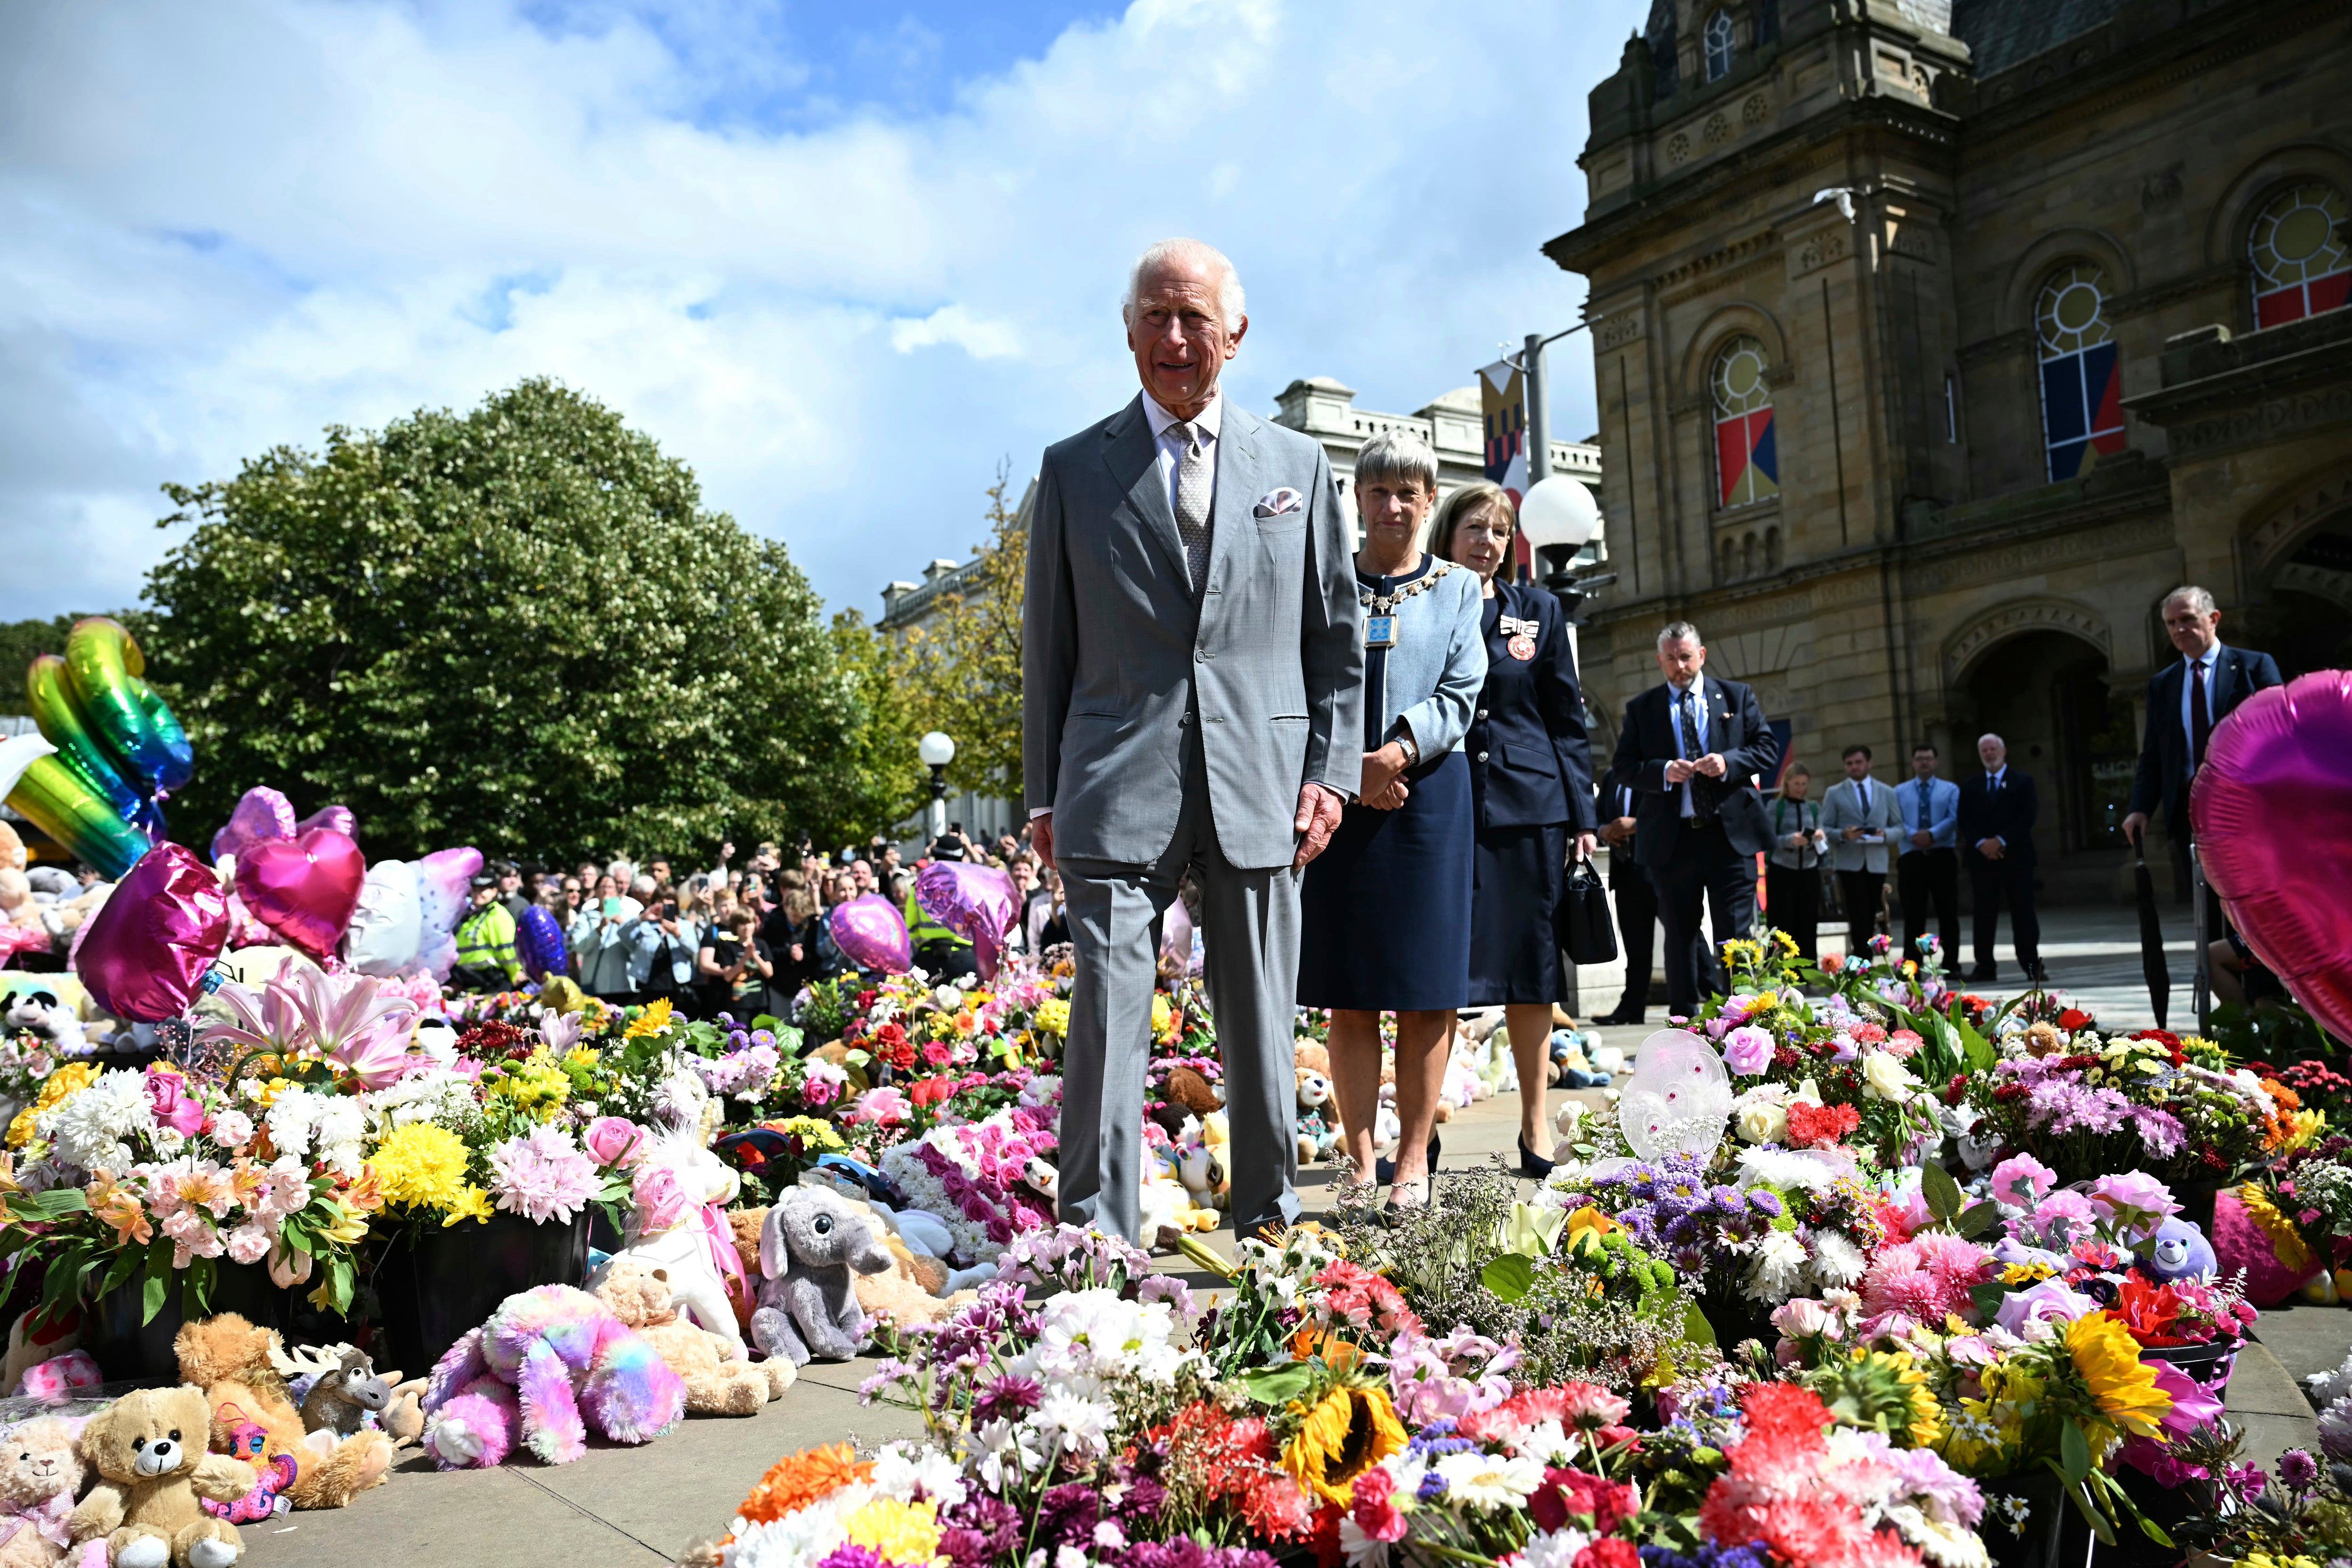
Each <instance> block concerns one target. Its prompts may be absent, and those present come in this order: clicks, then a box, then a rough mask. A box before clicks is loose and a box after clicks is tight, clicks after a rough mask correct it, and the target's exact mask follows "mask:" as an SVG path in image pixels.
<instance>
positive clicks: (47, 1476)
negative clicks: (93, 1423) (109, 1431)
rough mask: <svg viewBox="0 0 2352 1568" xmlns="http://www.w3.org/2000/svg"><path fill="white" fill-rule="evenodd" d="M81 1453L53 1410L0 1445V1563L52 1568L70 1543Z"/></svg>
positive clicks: (11, 1567) (2, 1565)
mask: <svg viewBox="0 0 2352 1568" xmlns="http://www.w3.org/2000/svg"><path fill="white" fill-rule="evenodd" d="M85 1474H86V1472H85V1471H84V1470H83V1468H82V1463H81V1455H80V1454H79V1453H77V1452H76V1451H75V1448H74V1435H73V1432H72V1430H71V1429H70V1428H68V1426H66V1424H65V1423H64V1422H62V1421H60V1420H58V1418H57V1417H56V1416H54V1415H42V1416H37V1417H36V1418H35V1419H33V1420H30V1421H27V1422H26V1423H25V1424H24V1425H23V1426H19V1427H17V1428H16V1430H15V1431H14V1432H11V1433H9V1434H8V1435H7V1439H6V1446H5V1447H0V1568H57V1564H58V1563H63V1562H64V1561H65V1560H66V1548H67V1547H68V1546H70V1545H72V1544H73V1531H71V1529H70V1528H68V1521H70V1520H71V1519H72V1517H73V1510H74V1499H75V1497H76V1496H78V1495H79V1493H80V1491H81V1483H82V1478H83V1476H84V1475H85Z"/></svg>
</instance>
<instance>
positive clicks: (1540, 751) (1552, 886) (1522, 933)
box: [1433, 482, 1597, 1177]
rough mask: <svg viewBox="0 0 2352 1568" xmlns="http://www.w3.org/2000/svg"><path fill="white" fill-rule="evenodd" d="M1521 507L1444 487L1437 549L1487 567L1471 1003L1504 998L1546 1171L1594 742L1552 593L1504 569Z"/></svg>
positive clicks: (1531, 1145) (1526, 1130) (1498, 494)
mask: <svg viewBox="0 0 2352 1568" xmlns="http://www.w3.org/2000/svg"><path fill="white" fill-rule="evenodd" d="M1517 527H1518V515H1517V510H1515V509H1514V508H1513V507H1512V505H1511V498H1510V495H1509V494H1508V492H1507V491H1505V490H1504V489H1502V487H1501V486H1499V485H1493V484H1486V483H1483V482H1481V483H1478V484H1471V485H1465V486H1464V487H1463V488H1462V489H1458V490H1456V491H1454V494H1453V495H1452V496H1451V497H1449V498H1447V500H1446V502H1445V506H1444V510H1442V511H1440V512H1439V514H1438V519H1437V526H1436V528H1435V529H1434V530H1433V550H1434V552H1435V553H1437V554H1439V555H1441V556H1444V558H1445V559H1446V560H1449V561H1455V562H1459V563H1462V564H1463V565H1465V566H1467V567H1469V568H1470V569H1471V570H1472V571H1474V572H1475V573H1477V574H1478V575H1479V577H1480V578H1481V579H1482V580H1483V583H1484V585H1485V593H1486V605H1485V608H1484V610H1483V612H1482V619H1481V621H1480V626H1481V629H1482V630H1483V631H1484V633H1485V635H1486V688H1485V689H1484V690H1482V691H1481V692H1480V693H1479V697H1478V706H1477V707H1476V708H1475V709H1474V710H1472V714H1471V720H1470V731H1469V735H1468V738H1467V739H1466V740H1465V742H1464V743H1463V750H1464V751H1465V752H1468V753H1469V757H1470V794H1471V809H1472V811H1473V813H1474V814H1475V820H1476V826H1477V858H1476V871H1475V891H1474V893H1473V895H1472V900H1471V912H1470V1005H1472V1006H1474V1007H1492V1006H1495V1005H1497V1004H1499V1005H1501V1006H1502V1007H1503V1008H1504V1016H1505V1018H1506V1019H1507V1022H1508V1025H1509V1027H1510V1032H1511V1054H1512V1056H1513V1057H1514V1058H1517V1063H1518V1069H1519V1168H1520V1170H1521V1171H1522V1172H1524V1173H1526V1174H1528V1175H1530V1176H1536V1177H1541V1176H1544V1175H1547V1174H1549V1173H1550V1170H1551V1163H1550V1162H1549V1160H1546V1159H1545V1158H1544V1157H1543V1156H1542V1155H1541V1154H1538V1152H1537V1150H1538V1148H1544V1149H1549V1146H1550V1139H1549V1134H1548V1133H1547V1132H1546V1131H1545V1128H1544V1089H1545V1084H1544V1066H1545V1060H1546V1058H1547V1057H1548V1055H1549V1043H1550V1040H1551V1025H1552V1017H1551V1013H1552V1005H1553V1004H1555V1003H1559V1002H1565V1001H1566V1000H1567V999H1568V984H1567V974H1566V972H1565V969H1564V967H1563V966H1562V964H1561V963H1560V955H1559V950H1560V944H1561V942H1562V940H1563V933H1558V932H1555V931H1553V929H1552V912H1553V910H1556V909H1558V908H1559V899H1560V892H1561V889H1562V886H1563V884H1564V882H1565V881H1566V879H1567V876H1568V855H1569V840H1570V835H1571V834H1572V835H1573V836H1574V837H1575V847H1576V858H1578V859H1580V860H1581V859H1585V858H1589V857H1590V856H1591V853H1592V845H1593V830H1594V828H1595V826H1597V818H1596V817H1595V815H1594V812H1593V807H1592V752H1591V743H1590V742H1589V741H1588V739H1587V737H1586V734H1585V729H1584V691H1583V689H1582V688H1581V687H1580V685H1579V684H1578V683H1577V679H1576V652H1575V649H1573V648H1572V647H1570V646H1569V640H1568V626H1567V623H1566V620H1565V618H1564V617H1563V616H1561V614H1560V609H1559V600H1558V599H1556V598H1554V597H1553V596H1552V595H1549V594H1548V593H1546V592H1544V591H1543V590H1542V589H1540V588H1538V587H1536V586H1535V585H1534V584H1527V583H1513V582H1509V581H1507V580H1502V574H1501V572H1500V568H1501V566H1502V564H1503V563H1504V562H1505V561H1507V560H1508V559H1509V557H1510V554H1511V536H1512V534H1513V533H1514V532H1515V531H1517Z"/></svg>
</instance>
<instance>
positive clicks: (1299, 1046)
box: [1290, 1037, 1331, 1078]
mask: <svg viewBox="0 0 2352 1568" xmlns="http://www.w3.org/2000/svg"><path fill="white" fill-rule="evenodd" d="M1290 1048H1291V1056H1292V1058H1293V1063H1294V1065H1296V1066H1298V1067H1303V1068H1313V1069H1314V1070H1315V1071H1317V1072H1319V1073H1321V1074H1322V1075H1323V1076H1324V1077H1325V1078H1329V1077H1330V1076H1331V1050H1330V1047H1328V1046H1326V1045H1325V1044H1324V1043H1323V1042H1322V1041H1320V1040H1310V1039H1307V1038H1305V1037H1300V1038H1298V1039H1297V1040H1295V1041H1293V1042H1292V1044H1291V1047H1290Z"/></svg>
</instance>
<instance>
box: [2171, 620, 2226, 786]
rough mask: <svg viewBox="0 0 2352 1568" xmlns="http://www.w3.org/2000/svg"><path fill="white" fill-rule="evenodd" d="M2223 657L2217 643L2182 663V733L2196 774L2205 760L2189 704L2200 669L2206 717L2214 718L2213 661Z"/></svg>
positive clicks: (2191, 768) (2190, 767)
mask: <svg viewBox="0 0 2352 1568" xmlns="http://www.w3.org/2000/svg"><path fill="white" fill-rule="evenodd" d="M2218 658H2221V644H2220V643H2218V642H2217V643H2215V644H2214V645H2213V646H2212V647H2209V648H2207V649H2206V650H2205V651H2204V652H2203V653H2202V654H2200V656H2198V657H2197V658H2185V659H2182V660H2181V661H2180V662H2181V663H2182V664H2183V665H2185V666H2187V667H2188V668H2184V669H2183V670H2181V672H2180V732H2181V733H2182V734H2183V735H2186V736H2187V737H2188V738H2189V772H2190V773H2195V772H2196V771H2197V764H2198V763H2201V762H2203V761H2204V760H2205V759H2204V758H2202V757H2200V756H2199V755H2198V754H2197V725H2196V722H2195V721H2194V720H2192V719H2191V718H2190V716H2189V699H2190V697H2191V696H2192V695H2193V693H2194V688H2195V683H2196V680H2197V671H2198V668H2199V667H2200V666H2201V667H2202V668H2204V671H2205V717H2206V718H2207V720H2209V721H2210V720H2211V718H2212V717H2213V661H2214V660H2216V659H2218Z"/></svg>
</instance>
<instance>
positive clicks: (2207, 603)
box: [2157, 583, 2215, 616]
mask: <svg viewBox="0 0 2352 1568" xmlns="http://www.w3.org/2000/svg"><path fill="white" fill-rule="evenodd" d="M2183 599H2186V600H2188V601H2189V608H2190V609H2191V610H2193V611H2195V612H2196V613H2197V614H2199V615H2200V616H2210V615H2211V614H2212V613H2213V611H2214V608H2215V606H2214V604H2213V595H2211V594H2210V593H2209V592H2207V591H2206V590H2205V589H2203V588H2200V587H2198V586H2197V585H2196V584H2193V583H2183V584H2181V585H2180V586H2179V587H2178V588H2175V589H2174V590H2173V591H2172V592H2171V593H2169V594H2167V595H2165V596H2164V603H2163V604H2161V605H2158V606H2157V609H2158V613H2159V614H2161V613H2162V612H2163V611H2165V610H2167V609H2169V608H2170V607H2171V606H2172V605H2177V604H2179V603H2180V601H2181V600H2183Z"/></svg>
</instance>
